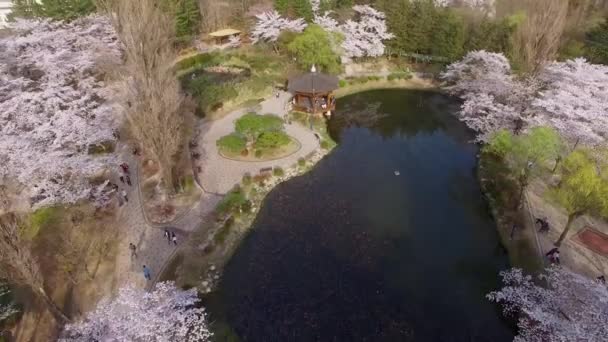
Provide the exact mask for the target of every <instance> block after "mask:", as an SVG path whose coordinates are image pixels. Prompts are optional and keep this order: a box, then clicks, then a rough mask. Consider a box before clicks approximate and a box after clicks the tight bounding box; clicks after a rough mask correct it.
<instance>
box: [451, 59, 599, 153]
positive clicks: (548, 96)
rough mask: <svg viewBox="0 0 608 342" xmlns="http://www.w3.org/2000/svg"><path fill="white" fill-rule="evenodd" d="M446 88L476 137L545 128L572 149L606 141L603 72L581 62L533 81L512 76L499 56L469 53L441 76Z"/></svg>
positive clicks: (548, 69)
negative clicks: (458, 101)
mask: <svg viewBox="0 0 608 342" xmlns="http://www.w3.org/2000/svg"><path fill="white" fill-rule="evenodd" d="M441 78H442V79H443V80H444V81H445V85H446V89H447V90H448V91H449V92H450V93H452V94H454V95H456V96H460V97H461V98H462V99H463V100H464V103H463V105H462V108H461V111H460V112H459V116H460V118H461V119H462V121H464V122H466V123H467V125H468V126H469V127H471V128H472V129H474V130H476V131H477V132H478V133H479V140H481V141H487V138H489V137H490V136H492V134H493V133H494V132H495V131H496V130H497V129H507V130H510V131H515V132H517V131H519V130H521V129H525V128H526V127H533V126H550V127H553V128H555V129H556V130H557V131H558V132H559V133H560V134H561V135H562V136H563V137H564V138H566V140H567V141H569V142H571V144H577V143H579V142H580V143H584V144H587V145H596V144H599V143H602V142H605V141H606V138H608V133H607V132H608V116H607V115H606V114H605V113H606V112H608V87H606V86H605V85H606V84H608V67H607V66H604V65H594V64H589V63H587V61H585V60H584V59H575V60H570V61H566V62H553V63H550V64H548V65H547V66H545V67H544V68H543V69H541V70H540V72H539V74H538V76H537V77H534V78H532V77H528V78H521V77H519V78H518V77H515V76H514V75H513V74H512V72H511V68H510V66H509V61H508V60H507V59H506V57H505V56H504V55H502V54H498V53H491V52H486V51H472V52H469V53H468V54H467V55H466V56H465V57H464V58H463V59H462V60H461V61H458V62H455V63H453V64H451V65H450V66H448V68H447V69H446V71H445V72H444V73H442V75H441Z"/></svg>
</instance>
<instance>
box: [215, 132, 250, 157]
mask: <svg viewBox="0 0 608 342" xmlns="http://www.w3.org/2000/svg"><path fill="white" fill-rule="evenodd" d="M216 144H217V147H218V148H220V150H225V151H227V152H231V153H240V152H241V151H242V150H244V149H245V148H246V147H247V142H246V141H245V139H244V138H243V137H242V136H240V135H239V134H236V133H232V134H228V135H225V136H223V137H221V138H220V139H219V140H218V141H217V142H216Z"/></svg>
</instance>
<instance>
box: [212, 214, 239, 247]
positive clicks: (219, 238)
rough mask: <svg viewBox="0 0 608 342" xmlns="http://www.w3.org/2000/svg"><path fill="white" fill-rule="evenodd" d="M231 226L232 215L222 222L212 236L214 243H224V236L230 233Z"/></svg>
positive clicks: (232, 224) (232, 223)
mask: <svg viewBox="0 0 608 342" xmlns="http://www.w3.org/2000/svg"><path fill="white" fill-rule="evenodd" d="M232 226H234V217H232V216H230V217H229V218H228V219H227V220H226V222H225V223H224V225H223V226H222V228H220V229H219V230H218V231H217V232H216V233H215V236H213V241H215V243H218V244H222V243H224V241H226V238H227V237H228V235H229V234H230V231H231V230H232Z"/></svg>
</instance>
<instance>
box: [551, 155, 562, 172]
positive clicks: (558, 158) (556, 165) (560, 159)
mask: <svg viewBox="0 0 608 342" xmlns="http://www.w3.org/2000/svg"><path fill="white" fill-rule="evenodd" d="M561 161H562V156H557V158H555V166H553V170H551V173H552V174H555V171H556V170H557V168H558V167H559V163H560V162H561Z"/></svg>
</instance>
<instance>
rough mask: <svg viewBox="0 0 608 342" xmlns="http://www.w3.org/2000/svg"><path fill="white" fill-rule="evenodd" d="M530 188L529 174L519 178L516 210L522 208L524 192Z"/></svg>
mask: <svg viewBox="0 0 608 342" xmlns="http://www.w3.org/2000/svg"><path fill="white" fill-rule="evenodd" d="M527 186H528V175H527V172H526V173H524V174H523V175H521V176H520V177H519V195H518V196H517V201H516V202H515V207H514V208H513V209H514V210H517V209H519V207H520V206H521V202H522V201H523V198H524V192H525V191H526V187H527Z"/></svg>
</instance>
